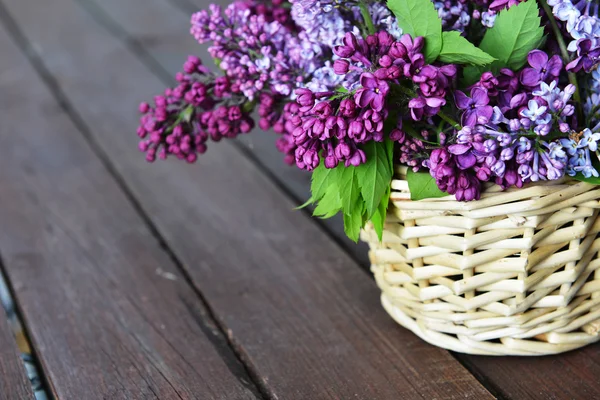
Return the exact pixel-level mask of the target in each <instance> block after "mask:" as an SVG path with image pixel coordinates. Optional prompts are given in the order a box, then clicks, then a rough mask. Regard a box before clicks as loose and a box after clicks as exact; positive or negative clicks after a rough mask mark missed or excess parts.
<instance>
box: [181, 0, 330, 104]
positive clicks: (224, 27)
mask: <svg viewBox="0 0 600 400" xmlns="http://www.w3.org/2000/svg"><path fill="white" fill-rule="evenodd" d="M209 11H210V12H209ZM209 11H206V10H203V11H200V12H198V13H196V14H194V15H193V16H192V28H191V33H192V35H193V36H194V37H195V38H196V40H198V42H200V43H206V42H212V45H211V46H210V47H209V53H210V55H211V56H212V57H213V58H215V59H217V60H220V67H221V69H223V70H224V71H225V74H226V75H227V76H228V77H229V79H230V80H231V86H232V91H233V92H236V93H237V92H239V93H242V94H243V95H244V96H245V97H247V98H248V99H250V100H253V99H255V98H256V97H257V95H258V94H259V93H260V92H262V91H267V92H272V93H276V94H279V95H282V96H289V95H291V94H292V92H293V90H294V89H295V88H296V87H297V86H298V85H299V84H300V83H301V82H302V81H303V80H304V77H305V76H306V75H307V74H311V73H312V72H314V71H315V70H316V69H317V68H319V67H320V66H321V65H320V63H319V60H320V56H321V54H322V52H323V47H322V45H321V44H319V43H318V42H314V41H310V40H309V38H308V37H307V36H306V35H305V34H300V35H296V34H294V33H293V32H292V31H290V30H289V29H288V28H287V27H286V26H284V25H282V24H281V23H280V22H279V21H277V20H274V21H271V22H268V19H267V17H266V16H265V15H257V14H253V13H252V11H251V9H250V7H249V6H248V5H247V4H246V3H243V2H236V3H233V4H231V5H230V6H228V7H227V8H226V9H225V10H224V11H223V10H222V9H221V7H219V6H216V5H211V6H210V10H209Z"/></svg>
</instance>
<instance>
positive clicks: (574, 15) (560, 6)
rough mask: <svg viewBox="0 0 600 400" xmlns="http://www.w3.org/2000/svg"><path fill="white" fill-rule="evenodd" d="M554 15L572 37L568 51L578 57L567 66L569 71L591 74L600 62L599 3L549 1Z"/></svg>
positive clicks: (587, 0) (565, 0)
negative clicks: (581, 71) (583, 71)
mask: <svg viewBox="0 0 600 400" xmlns="http://www.w3.org/2000/svg"><path fill="white" fill-rule="evenodd" d="M548 4H549V5H550V6H552V7H553V9H552V13H553V14H554V16H555V18H556V19H558V20H559V21H563V22H564V27H565V30H566V31H567V33H568V35H569V36H570V37H571V39H572V40H571V42H570V43H569V45H568V47H567V49H568V50H569V51H570V52H573V53H576V57H575V59H574V60H573V61H571V62H570V63H569V64H568V65H567V67H566V68H567V70H568V71H574V72H577V71H579V70H581V69H583V70H585V72H590V71H591V70H592V69H593V68H594V67H595V66H596V65H598V63H599V62H600V19H599V17H598V3H597V2H593V1H589V0H548Z"/></svg>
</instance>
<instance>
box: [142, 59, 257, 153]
mask: <svg viewBox="0 0 600 400" xmlns="http://www.w3.org/2000/svg"><path fill="white" fill-rule="evenodd" d="M177 80H178V82H179V84H178V85H177V86H176V87H175V88H173V89H167V90H165V93H164V95H160V96H156V97H155V98H154V103H155V105H154V107H152V106H150V105H149V104H148V103H142V104H140V112H141V113H142V114H143V115H142V117H141V118H140V126H139V127H138V131H137V133H138V136H139V137H140V138H141V139H142V140H141V141H140V144H139V148H140V150H141V151H143V152H145V153H146V160H148V161H150V162H152V161H154V160H155V159H156V157H157V156H158V157H159V158H161V159H166V158H167V156H168V155H169V154H172V155H174V156H176V157H177V158H179V159H181V160H186V161H187V162H189V163H193V162H195V161H196V159H197V157H198V154H202V153H204V152H205V151H206V142H207V141H208V139H209V138H210V139H211V140H213V141H215V142H218V141H220V140H221V139H222V138H235V137H236V136H237V135H239V134H240V133H248V132H250V131H251V130H252V128H253V127H254V122H253V120H252V119H251V118H250V116H249V115H248V113H247V112H244V110H243V108H242V107H243V101H244V98H243V97H240V96H239V95H238V94H235V93H233V92H232V91H231V84H230V82H229V79H228V78H227V77H215V76H213V75H212V74H210V72H209V70H208V69H207V68H206V67H204V66H203V65H202V63H201V62H200V60H199V59H198V58H197V57H193V56H190V57H189V58H188V60H187V62H186V63H185V65H184V72H181V73H179V74H177Z"/></svg>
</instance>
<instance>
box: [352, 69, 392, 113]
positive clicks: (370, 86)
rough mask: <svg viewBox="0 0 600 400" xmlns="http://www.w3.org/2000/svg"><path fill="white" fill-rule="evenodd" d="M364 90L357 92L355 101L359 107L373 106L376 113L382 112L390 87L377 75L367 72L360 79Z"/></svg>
mask: <svg viewBox="0 0 600 400" xmlns="http://www.w3.org/2000/svg"><path fill="white" fill-rule="evenodd" d="M360 84H361V85H362V88H360V89H358V90H357V91H356V94H355V95H354V100H355V101H356V105H357V106H359V107H362V108H364V107H367V106H371V107H372V108H373V110H375V111H381V110H382V109H383V107H384V105H385V98H386V96H387V94H388V92H389V91H390V86H389V85H388V84H387V83H386V82H385V81H383V80H379V79H377V78H376V77H375V75H373V74H371V73H369V72H365V73H363V74H362V75H361V77H360Z"/></svg>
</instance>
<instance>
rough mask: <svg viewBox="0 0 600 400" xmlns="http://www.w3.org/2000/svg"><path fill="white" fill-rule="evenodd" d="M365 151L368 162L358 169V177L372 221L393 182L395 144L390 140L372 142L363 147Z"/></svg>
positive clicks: (368, 214)
mask: <svg viewBox="0 0 600 400" xmlns="http://www.w3.org/2000/svg"><path fill="white" fill-rule="evenodd" d="M363 151H364V152H365V155H366V156H367V162H366V163H365V164H362V165H360V166H359V167H356V176H357V178H358V185H359V186H360V192H361V194H362V197H363V199H364V201H365V210H366V211H367V217H368V218H369V219H370V218H371V217H372V216H373V214H374V213H375V211H376V210H377V206H378V205H379V203H381V199H382V197H383V195H384V194H385V192H386V190H387V189H388V188H389V187H390V182H391V181H392V174H393V169H392V168H393V151H394V143H393V142H392V141H391V140H389V139H386V140H385V141H383V142H375V141H371V142H368V143H366V144H365V145H364V146H363Z"/></svg>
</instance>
